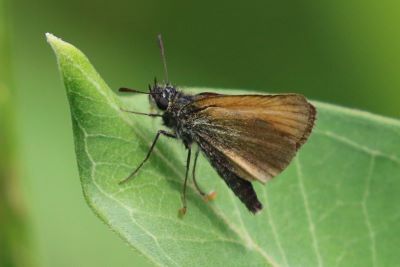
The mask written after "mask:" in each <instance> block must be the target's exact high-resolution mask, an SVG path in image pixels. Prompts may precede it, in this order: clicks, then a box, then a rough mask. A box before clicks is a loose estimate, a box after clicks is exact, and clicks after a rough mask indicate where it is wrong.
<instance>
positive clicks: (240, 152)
mask: <svg viewBox="0 0 400 267" xmlns="http://www.w3.org/2000/svg"><path fill="white" fill-rule="evenodd" d="M186 108H192V109H194V110H197V112H196V115H195V116H193V118H192V119H191V120H192V121H191V124H192V130H193V132H194V134H195V136H196V138H197V142H206V143H209V144H211V145H212V146H213V147H214V148H215V149H217V150H218V151H220V152H221V153H222V154H223V155H224V156H225V157H226V159H227V160H228V161H229V162H230V163H231V165H232V166H233V168H234V170H232V171H234V172H235V173H237V174H238V175H239V176H240V177H242V178H243V179H246V180H249V181H253V180H257V181H260V182H262V183H265V182H267V181H268V180H269V179H271V178H272V177H274V176H276V175H277V174H279V173H280V172H281V171H282V170H284V169H285V168H286V167H287V165H288V164H289V163H290V161H291V160H292V158H293V157H294V155H295V154H296V151H297V150H298V149H299V148H300V146H301V145H302V144H304V142H305V141H306V140H307V138H308V136H309V135H310V133H311V130H312V128H313V126H314V120H315V108H314V107H313V106H312V105H311V104H310V103H308V102H307V100H306V99H305V97H304V96H302V95H297V94H286V95H236V96H229V95H218V94H201V95H198V96H197V98H196V100H195V101H194V102H192V103H191V104H190V105H189V106H188V107H186Z"/></svg>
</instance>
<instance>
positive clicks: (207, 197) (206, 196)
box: [192, 149, 216, 201]
mask: <svg viewBox="0 0 400 267" xmlns="http://www.w3.org/2000/svg"><path fill="white" fill-rule="evenodd" d="M199 152H200V150H199V149H197V151H196V154H195V155H194V164H193V170H192V177H193V182H194V186H195V187H196V189H197V191H198V192H199V193H200V195H201V196H202V197H203V199H204V200H205V201H210V200H214V198H215V197H216V192H215V191H211V192H210V193H208V194H207V193H205V192H204V191H203V190H201V188H200V186H199V184H198V183H197V180H196V165H197V158H198V157H199Z"/></svg>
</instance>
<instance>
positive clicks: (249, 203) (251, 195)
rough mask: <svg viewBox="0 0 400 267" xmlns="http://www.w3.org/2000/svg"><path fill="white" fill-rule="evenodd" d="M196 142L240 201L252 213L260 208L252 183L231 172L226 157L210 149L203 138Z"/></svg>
mask: <svg viewBox="0 0 400 267" xmlns="http://www.w3.org/2000/svg"><path fill="white" fill-rule="evenodd" d="M198 143H199V146H200V148H201V150H202V151H203V152H204V154H205V155H206V157H207V158H208V160H209V162H210V163H211V165H212V166H213V167H214V169H215V170H216V171H217V172H218V174H219V176H221V178H222V179H223V180H224V181H225V183H226V184H227V185H228V186H229V188H230V189H231V190H232V191H233V193H234V194H235V195H236V196H237V197H238V198H239V199H240V201H242V202H243V204H245V205H246V207H247V209H248V210H249V211H251V212H252V213H254V214H255V213H257V212H259V211H260V210H262V204H261V202H260V201H259V200H258V198H257V195H256V192H255V191H254V188H253V185H252V184H251V183H250V182H249V181H247V180H244V179H243V178H241V177H240V176H238V175H237V174H236V173H235V172H233V167H232V166H231V165H230V164H229V162H228V161H227V160H226V158H225V157H224V156H223V155H221V154H220V152H218V151H217V150H215V149H214V150H213V149H211V146H210V145H209V144H207V142H206V141H205V140H199V141H198Z"/></svg>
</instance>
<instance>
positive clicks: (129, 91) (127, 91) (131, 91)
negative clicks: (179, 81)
mask: <svg viewBox="0 0 400 267" xmlns="http://www.w3.org/2000/svg"><path fill="white" fill-rule="evenodd" d="M149 89H150V90H151V87H149ZM118 91H120V92H123V93H139V94H145V95H158V94H161V93H152V92H151V91H150V92H142V91H139V90H136V89H132V88H126V87H121V88H119V89H118Z"/></svg>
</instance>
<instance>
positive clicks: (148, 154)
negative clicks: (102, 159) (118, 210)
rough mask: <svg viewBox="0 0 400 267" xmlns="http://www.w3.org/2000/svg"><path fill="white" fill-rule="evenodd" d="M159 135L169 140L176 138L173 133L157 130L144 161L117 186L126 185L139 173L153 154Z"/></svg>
mask: <svg viewBox="0 0 400 267" xmlns="http://www.w3.org/2000/svg"><path fill="white" fill-rule="evenodd" d="M161 134H162V135H165V136H168V137H171V138H177V136H176V134H174V133H169V132H167V131H164V130H159V131H158V132H157V134H156V137H155V138H154V141H153V143H152V144H151V146H150V149H149V151H148V152H147V155H146V157H145V158H144V160H143V161H142V162H141V163H140V164H139V166H138V167H137V168H136V169H135V170H134V171H133V172H132V173H131V174H130V175H129V176H128V177H127V178H125V179H124V180H122V181H121V182H119V184H123V183H126V182H127V181H129V180H130V179H131V178H132V177H133V176H134V175H135V174H136V173H137V172H138V171H139V169H140V168H141V167H142V166H143V164H144V163H145V162H146V161H147V160H148V159H149V157H150V155H151V152H153V149H154V146H155V145H156V143H157V140H158V138H159V137H160V135H161Z"/></svg>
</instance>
